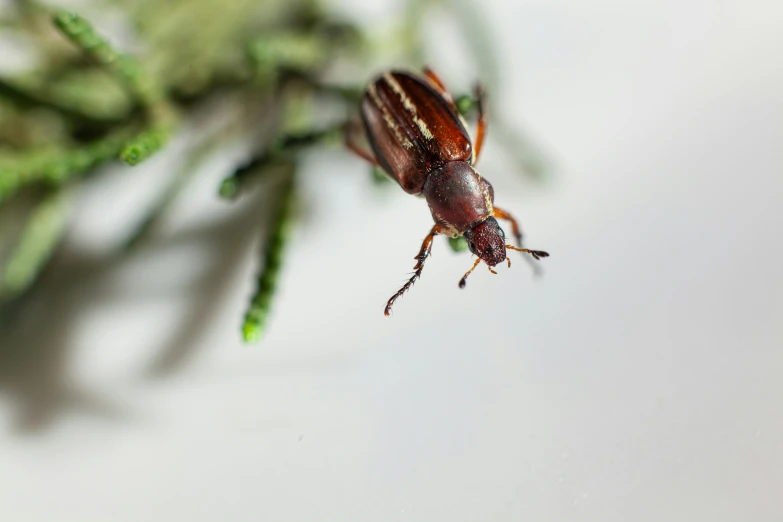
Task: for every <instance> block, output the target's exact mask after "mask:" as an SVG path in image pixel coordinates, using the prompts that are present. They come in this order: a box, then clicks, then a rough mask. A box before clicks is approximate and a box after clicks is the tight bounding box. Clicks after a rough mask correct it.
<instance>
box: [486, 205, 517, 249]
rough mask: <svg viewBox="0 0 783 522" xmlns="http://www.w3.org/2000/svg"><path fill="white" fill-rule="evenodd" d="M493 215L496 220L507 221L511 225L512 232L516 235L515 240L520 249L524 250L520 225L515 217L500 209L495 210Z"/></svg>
mask: <svg viewBox="0 0 783 522" xmlns="http://www.w3.org/2000/svg"><path fill="white" fill-rule="evenodd" d="M492 215H493V216H494V217H496V218H500V219H505V220H506V221H509V222H510V223H511V232H512V233H513V234H514V239H516V240H517V245H518V246H519V248H522V231H521V230H520V229H519V223H517V220H516V219H514V216H512V215H511V214H509V213H508V212H506V211H505V210H503V209H502V208H498V207H495V208H494V210H493V212H492Z"/></svg>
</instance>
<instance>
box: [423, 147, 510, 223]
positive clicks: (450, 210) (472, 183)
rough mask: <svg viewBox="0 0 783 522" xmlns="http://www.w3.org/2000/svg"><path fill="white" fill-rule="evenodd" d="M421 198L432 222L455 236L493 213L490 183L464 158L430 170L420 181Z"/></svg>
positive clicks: (492, 195)
mask: <svg viewBox="0 0 783 522" xmlns="http://www.w3.org/2000/svg"><path fill="white" fill-rule="evenodd" d="M423 193H424V197H425V198H426V199H427V204H428V205H429V207H430V211H431V212H432V219H433V220H435V223H437V224H438V225H441V226H443V227H444V228H445V229H446V230H447V232H448V234H449V235H451V236H454V237H456V236H459V235H462V234H464V233H465V232H466V231H468V230H470V229H471V228H473V227H474V226H475V225H477V224H479V223H481V222H482V221H484V220H485V219H487V218H488V217H489V216H491V215H492V212H493V202H494V197H495V195H494V191H493V189H492V185H490V183H489V182H488V181H487V180H486V179H484V178H482V177H481V175H480V174H479V173H478V172H476V171H475V170H474V169H473V167H471V166H470V164H468V162H466V161H450V162H448V163H446V164H444V165H443V166H442V167H441V168H437V169H433V170H432V172H430V174H429V176H427V180H426V181H425V183H424V190H423Z"/></svg>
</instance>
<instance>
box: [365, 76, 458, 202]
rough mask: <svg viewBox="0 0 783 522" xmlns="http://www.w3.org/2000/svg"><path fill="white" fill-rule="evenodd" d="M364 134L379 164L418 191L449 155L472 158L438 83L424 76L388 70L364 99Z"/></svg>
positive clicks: (406, 186)
mask: <svg viewBox="0 0 783 522" xmlns="http://www.w3.org/2000/svg"><path fill="white" fill-rule="evenodd" d="M362 119H363V121H364V126H365V130H366V132H367V139H368V141H369V143H370V146H371V147H372V150H373V152H374V153H375V157H376V159H377V160H378V164H379V165H380V166H381V168H383V169H384V170H385V171H386V173H387V174H389V175H390V176H391V177H392V178H394V179H396V180H397V181H398V182H399V184H400V186H401V187H402V189H403V190H405V192H408V193H409V194H419V193H420V192H421V191H422V188H423V187H424V182H425V180H426V179H427V176H428V175H429V173H430V172H431V171H432V170H433V169H435V168H439V167H441V166H442V165H443V164H445V163H446V162H449V161H467V162H469V163H470V162H471V161H472V156H473V147H472V144H471V139H470V135H469V134H468V131H467V130H466V129H465V126H464V124H463V121H462V119H461V118H460V116H459V114H458V113H457V111H456V108H455V107H454V106H453V103H451V102H449V101H448V100H446V98H444V97H443V95H442V94H441V93H440V91H439V88H438V87H437V86H436V85H434V84H433V83H432V82H431V81H430V80H429V79H427V78H426V77H424V76H420V75H416V74H411V73H407V72H402V71H391V72H388V73H385V74H382V75H380V76H378V77H376V78H375V79H374V80H373V81H372V83H370V85H369V87H367V90H366V91H365V94H364V98H363V100H362Z"/></svg>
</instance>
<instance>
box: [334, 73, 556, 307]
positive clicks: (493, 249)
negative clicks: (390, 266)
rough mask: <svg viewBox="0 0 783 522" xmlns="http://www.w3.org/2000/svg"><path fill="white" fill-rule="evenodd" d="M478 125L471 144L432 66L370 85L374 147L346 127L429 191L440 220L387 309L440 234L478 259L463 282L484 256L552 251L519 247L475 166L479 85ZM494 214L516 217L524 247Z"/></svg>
mask: <svg viewBox="0 0 783 522" xmlns="http://www.w3.org/2000/svg"><path fill="white" fill-rule="evenodd" d="M476 97H477V100H478V106H477V108H478V129H477V131H476V140H475V142H472V141H471V139H470V134H468V131H467V129H466V127H467V125H466V123H465V120H464V119H463V118H462V116H461V115H460V114H459V112H458V111H457V106H456V104H455V103H454V99H453V98H452V97H451V95H450V94H449V92H448V91H447V90H446V88H445V87H444V85H443V82H441V81H440V79H439V78H438V77H437V76H436V75H435V73H434V72H432V71H431V70H430V69H426V68H425V69H424V74H423V75H417V74H411V73H408V72H403V71H389V72H386V73H384V74H381V75H379V76H377V77H376V78H375V79H374V80H373V81H372V82H371V83H370V85H369V86H368V87H367V90H366V91H365V93H364V98H363V99H362V104H361V114H362V120H363V122H364V130H365V134H366V137H367V141H368V142H369V144H370V147H371V149H372V151H368V150H365V149H364V148H362V147H361V146H359V144H358V143H357V140H356V138H357V136H356V131H357V128H356V125H351V124H349V125H348V127H347V129H346V134H345V141H346V145H347V146H348V147H349V148H350V149H351V150H352V151H353V152H355V153H356V154H357V155H359V156H360V157H362V158H364V159H365V160H367V161H369V162H370V163H372V164H373V165H376V166H378V167H380V168H382V169H383V170H384V171H386V173H387V174H388V175H389V176H391V177H392V178H393V179H395V180H397V182H398V183H399V184H400V186H401V187H402V189H403V190H404V191H405V192H407V193H409V194H424V197H425V199H426V200H427V204H428V205H429V207H430V211H431V212H432V218H433V219H434V220H435V226H434V227H432V230H431V231H430V233H429V234H428V235H427V237H426V238H425V239H424V242H423V243H422V245H421V249H420V250H419V253H418V254H417V255H416V257H415V259H416V266H414V270H415V272H414V274H413V276H412V277H411V278H410V280H409V281H408V282H407V283H405V285H403V287H402V288H400V290H399V291H398V292H397V293H396V294H394V295H393V296H392V297H391V298H390V299H389V301H388V303H387V304H386V308H385V309H384V315H389V314H390V313H391V308H392V305H393V304H394V301H396V300H397V298H398V297H400V296H401V295H402V294H404V293H405V291H407V290H408V289H409V288H410V287H411V286H413V283H415V282H416V279H418V278H419V277H421V271H422V269H423V268H424V261H426V259H427V257H429V255H430V252H431V251H432V240H433V238H434V237H435V236H436V235H438V234H445V235H448V236H451V237H458V236H461V235H464V236H465V239H466V240H467V242H468V247H469V248H470V251H471V252H473V253H474V254H476V255H477V256H478V259H476V262H475V263H473V266H472V267H471V269H470V270H468V271H467V272H466V273H465V275H464V276H463V277H462V279H460V282H459V286H460V288H464V287H465V280H466V279H467V277H468V275H470V273H471V272H472V271H473V270H474V269H475V268H476V266H478V264H479V262H480V261H481V260H482V259H483V260H484V262H485V263H486V264H487V267H488V268H489V270H490V272H492V273H493V274H494V273H496V272H495V271H494V270H492V267H493V266H495V265H497V264H498V263H502V262H503V261H504V260H506V261H508V265H509V266H511V260H510V259H509V258H508V257H507V256H506V249H507V248H508V249H512V250H518V251H520V252H527V253H529V254H530V255H532V256H533V257H534V258H535V259H539V258H542V257H547V256H549V254H547V253H546V252H542V251H540V250H528V249H526V248H521V247H522V233H521V232H520V230H519V225H518V224H517V222H516V220H515V219H514V218H513V217H511V215H510V214H509V213H508V212H506V211H504V210H501V209H499V208H497V207H496V206H495V193H494V190H493V189H492V185H490V183H489V182H488V181H487V180H486V179H484V178H483V177H481V175H479V173H478V172H476V170H475V169H474V168H473V165H475V163H476V161H477V160H478V157H479V153H480V152H481V145H482V143H483V142H484V134H485V132H486V128H487V123H486V119H485V116H484V110H483V109H484V107H483V105H484V104H483V91H482V90H481V89H480V88H478V87H477V88H476ZM495 218H500V219H506V220H508V221H510V222H511V229H512V231H513V232H514V236H515V237H516V240H517V243H518V244H519V247H515V246H512V245H507V244H506V243H505V233H504V232H503V229H501V228H500V225H498V222H497V221H496V220H495Z"/></svg>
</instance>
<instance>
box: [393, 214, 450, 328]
mask: <svg viewBox="0 0 783 522" xmlns="http://www.w3.org/2000/svg"><path fill="white" fill-rule="evenodd" d="M442 233H443V227H441V226H440V225H435V226H434V227H432V230H431V231H430V233H429V234H427V237H425V238H424V241H423V242H422V243H421V249H419V253H418V254H417V255H416V257H415V258H414V259H416V266H414V267H413V269H414V270H415V272H414V273H413V276H412V277H411V278H410V279H409V280H408V282H407V283H405V284H404V285H403V286H402V288H400V289H399V291H398V292H397V293H396V294H394V295H393V296H391V298H390V299H389V301H388V302H387V303H386V308H385V309H384V310H383V315H389V314H391V309H392V306H393V305H394V301H396V300H397V298H398V297H400V296H401V295H402V294H404V293H405V292H407V291H408V289H409V288H410V287H412V286H413V283H415V282H416V280H417V279H418V278H420V277H421V271H422V270H423V269H424V262H425V261H426V260H427V258H428V257H429V256H430V252H432V240H433V239H434V238H435V236H437V235H438V234H442Z"/></svg>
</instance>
